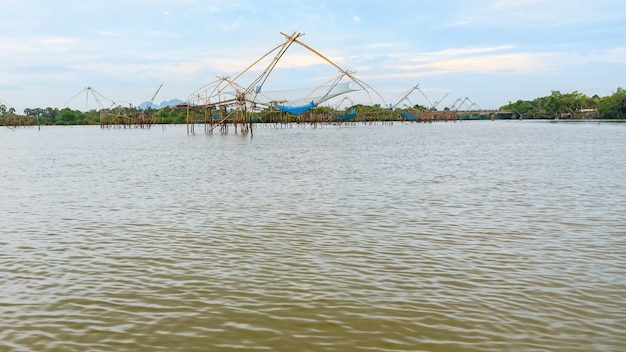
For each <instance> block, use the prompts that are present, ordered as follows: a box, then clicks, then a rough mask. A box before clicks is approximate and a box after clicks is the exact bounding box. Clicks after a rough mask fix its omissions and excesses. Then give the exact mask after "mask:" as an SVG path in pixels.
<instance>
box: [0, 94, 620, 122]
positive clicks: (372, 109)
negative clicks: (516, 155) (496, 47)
mask: <svg viewBox="0 0 626 352" xmlns="http://www.w3.org/2000/svg"><path fill="white" fill-rule="evenodd" d="M359 106H360V109H359V111H360V112H363V111H366V112H367V113H368V114H370V115H376V114H382V115H384V111H388V109H387V108H385V107H382V106H380V105H378V104H376V105H373V106H367V107H365V106H363V105H359ZM332 110H333V109H332V108H330V107H325V106H320V107H317V108H316V113H321V114H324V113H330V112H331V111H332ZM398 110H407V109H406V108H404V109H398ZM413 110H415V111H420V110H421V111H423V110H426V108H425V107H423V106H420V105H415V106H414V107H413ZM444 110H449V108H445V109H444ZM500 110H506V111H511V112H512V113H514V114H515V116H517V117H520V118H526V119H533V118H535V119H542V118H591V119H600V118H601V119H626V90H625V89H623V88H621V87H618V88H617V90H616V91H615V92H613V94H611V95H609V96H605V97H599V96H598V95H594V96H591V97H589V96H587V95H585V94H583V93H580V92H578V91H573V92H571V93H561V92H559V91H552V92H551V94H550V95H548V96H545V97H539V98H535V99H534V100H517V101H516V102H510V103H509V104H506V105H503V106H501V107H500ZM139 113H148V114H149V115H150V117H151V122H152V123H162V124H181V123H186V122H187V119H188V114H187V111H186V109H175V108H164V109H158V110H149V111H143V110H141V109H139V108H136V107H131V108H116V109H102V110H89V111H80V110H72V109H70V108H63V109H58V108H51V107H48V108H27V109H24V115H18V114H16V112H15V109H13V108H7V107H6V105H3V104H0V125H3V126H16V125H98V124H101V123H102V121H103V116H116V115H117V116H122V115H123V116H131V115H136V114H139ZM496 118H497V117H496ZM508 118H510V115H509V116H508Z"/></svg>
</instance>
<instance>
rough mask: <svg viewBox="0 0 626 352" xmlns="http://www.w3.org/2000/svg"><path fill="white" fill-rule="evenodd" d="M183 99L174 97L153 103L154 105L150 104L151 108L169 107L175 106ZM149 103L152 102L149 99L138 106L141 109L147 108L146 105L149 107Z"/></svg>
mask: <svg viewBox="0 0 626 352" xmlns="http://www.w3.org/2000/svg"><path fill="white" fill-rule="evenodd" d="M182 102H183V101H182V100H180V99H172V100H164V101H162V102H161V103H160V104H157V103H152V105H150V109H162V108H164V107H168V106H174V105H177V104H180V103H182ZM148 104H150V102H148V101H144V102H143V103H141V104H139V105H137V107H138V108H139V109H142V110H143V109H145V108H146V107H148Z"/></svg>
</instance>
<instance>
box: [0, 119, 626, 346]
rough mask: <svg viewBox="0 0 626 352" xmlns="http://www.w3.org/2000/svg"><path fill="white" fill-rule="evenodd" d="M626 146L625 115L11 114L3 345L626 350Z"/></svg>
mask: <svg viewBox="0 0 626 352" xmlns="http://www.w3.org/2000/svg"><path fill="white" fill-rule="evenodd" d="M196 130H197V131H198V130H201V128H197V129H196ZM624 160H626V125H624V124H598V123H583V124H557V123H547V122H542V123H535V122H498V121H496V122H489V121H486V122H463V123H435V124H408V125H405V124H394V125H374V126H350V127H341V128H339V127H337V126H326V127H323V128H310V127H306V128H302V127H296V126H292V127H290V128H281V129H275V128H265V127H262V126H259V127H257V129H256V130H255V134H254V138H252V139H251V138H249V136H248V137H245V136H240V135H237V134H234V133H232V132H231V133H230V134H228V135H220V134H214V135H211V136H206V135H204V134H197V135H195V136H188V135H187V134H186V132H185V128H184V127H181V126H178V127H172V126H170V127H168V128H167V129H166V130H162V129H161V128H160V127H154V128H152V129H149V130H143V129H108V130H101V129H99V128H98V127H74V128H70V127H44V128H42V130H41V131H38V130H37V129H18V130H16V131H11V130H8V129H1V130H0V195H1V203H0V218H1V225H0V269H1V271H2V275H1V276H0V351H236V350H239V351H244V350H245V351H248V350H267V351H624V350H626V337H625V336H626V184H625V183H624V182H625V181H626V163H625V162H624Z"/></svg>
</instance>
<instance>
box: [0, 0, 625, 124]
mask: <svg viewBox="0 0 626 352" xmlns="http://www.w3.org/2000/svg"><path fill="white" fill-rule="evenodd" d="M0 14H1V15H0V16H1V17H0V33H1V34H0V100H1V101H2V102H4V103H5V104H7V105H9V106H11V107H14V108H15V109H16V110H17V111H18V112H22V111H23V110H24V108H35V107H41V108H45V107H57V108H63V107H70V108H73V109H80V110H86V109H92V108H97V107H98V106H97V104H96V102H94V101H93V98H88V97H87V94H86V93H84V94H82V93H81V94H79V95H78V96H77V94H78V93H80V92H81V91H83V90H84V88H85V87H88V86H90V87H93V88H94V90H96V91H97V92H98V93H100V94H101V95H102V96H104V97H106V98H107V99H106V100H105V101H101V103H102V104H103V105H105V106H106V107H108V106H109V105H110V104H109V101H113V102H115V103H116V104H120V105H128V104H133V105H138V104H140V103H141V102H143V101H146V100H150V98H151V97H152V95H153V94H154V93H155V91H156V90H157V88H158V87H159V86H160V85H161V84H163V87H162V88H161V90H160V91H159V93H158V95H157V97H156V99H155V102H156V103H158V102H160V101H163V100H169V99H173V98H179V99H183V100H185V99H187V98H188V97H189V96H190V95H191V94H192V93H193V92H194V91H196V90H197V89H198V88H200V87H202V86H203V85H206V84H208V83H210V82H213V81H215V80H216V77H222V76H231V77H232V76H233V75H235V74H236V73H237V72H239V71H241V70H243V69H244V68H246V67H247V66H248V65H250V64H251V63H252V62H253V61H254V60H256V59H258V58H259V57H261V56H262V55H264V54H266V53H267V52H268V51H270V50H271V49H273V48H274V47H276V46H277V45H279V44H280V43H282V42H283V41H284V37H283V36H282V35H281V34H280V32H284V33H289V34H291V33H294V32H300V33H305V35H304V36H303V37H301V38H300V39H301V41H303V42H304V43H306V44H307V45H309V46H310V47H312V48H314V49H315V50H317V51H319V52H320V53H322V54H323V55H325V56H326V57H328V58H329V59H331V60H332V61H333V62H335V63H336V64H337V65H339V66H340V67H341V68H343V69H345V70H348V71H350V72H353V73H354V76H355V77H357V78H358V79H360V80H361V81H363V82H365V83H367V84H368V85H369V86H370V87H372V88H373V89H374V90H375V91H376V92H378V93H379V95H380V98H382V100H384V102H383V103H385V104H395V103H397V101H398V100H399V99H400V98H401V97H402V95H403V93H405V92H406V91H407V90H408V89H410V88H411V87H413V86H415V85H417V84H419V87H420V89H421V90H422V92H423V93H424V95H425V96H424V95H422V94H420V93H418V92H417V91H416V92H414V93H412V94H411V95H410V96H409V97H408V100H406V101H405V103H410V104H422V105H428V101H427V100H426V98H428V100H430V101H431V102H435V101H440V100H441V103H440V105H439V107H440V108H441V107H444V106H451V105H453V103H454V102H455V100H456V99H459V98H465V97H468V98H470V100H471V101H472V102H474V103H475V104H476V106H477V107H479V108H482V109H492V108H498V107H499V106H501V105H504V104H507V103H508V102H509V101H514V100H517V99H527V100H532V99H534V98H536V97H540V96H546V95H549V94H550V93H551V91H552V90H559V91H561V92H563V93H565V92H571V91H574V90H576V91H579V92H582V93H584V94H587V95H589V96H592V95H594V94H598V95H600V96H605V95H610V94H612V93H613V92H614V91H615V90H616V89H617V87H626V2H624V1H623V0H595V1H588V0H586V1H579V0H511V1H501V0H473V1H460V0H459V1H453V0H443V1H420V0H407V1H393V0H387V1H371V0H355V1H340V0H336V1H310V0H306V1H298V0H288V1H279V0H274V1H272V0H265V1H258V0H230V1H207V0H204V1H200V0H198V1H195V0H176V1H165V0H155V1H148V0H123V1H117V0H106V1H95V0H94V1H87V0H84V1H67V0H55V1H43V0H42V1H35V0H5V1H3V4H2V6H1V12H0ZM258 69H262V67H259V68H257V67H256V66H255V67H254V68H252V69H251V70H250V71H249V72H250V74H260V71H258ZM337 74H338V71H337V70H336V69H335V68H334V67H332V66H331V65H329V64H327V63H325V62H324V61H323V60H321V59H320V58H319V57H317V56H316V55H314V54H313V53H311V52H310V51H308V50H306V49H304V48H303V47H301V46H297V45H296V46H292V47H290V49H289V50H288V51H287V53H286V54H285V55H284V56H283V58H282V59H281V61H280V63H279V65H278V66H277V69H276V70H275V72H274V73H272V75H270V78H269V79H268V82H267V87H266V88H267V89H274V90H278V89H291V88H306V87H315V86H317V85H319V84H320V83H322V81H326V80H328V79H330V78H332V77H334V76H336V75H337ZM240 84H241V85H244V86H245V85H246V82H240ZM350 94H353V95H352V96H349V98H350V99H351V100H353V101H356V102H359V103H370V102H373V103H380V101H379V100H378V99H379V98H378V96H377V97H375V98H372V97H371V95H370V94H364V92H355V93H350ZM446 94H447V96H446ZM444 97H445V99H444ZM72 98H73V99H72ZM368 99H369V100H368ZM329 104H331V103H330V102H329ZM331 105H332V104H331Z"/></svg>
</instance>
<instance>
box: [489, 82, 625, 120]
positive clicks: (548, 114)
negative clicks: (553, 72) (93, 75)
mask: <svg viewBox="0 0 626 352" xmlns="http://www.w3.org/2000/svg"><path fill="white" fill-rule="evenodd" d="M500 110H510V111H513V112H515V113H517V114H519V115H521V116H523V117H525V118H554V117H568V118H579V117H602V118H605V119H623V118H626V91H625V90H624V89H622V88H617V91H616V92H615V93H613V95H611V96H607V97H599V96H598V95H594V96H592V97H588V96H586V95H585V94H582V93H580V92H578V91H573V92H571V93H565V94H563V93H561V92H560V91H558V90H553V91H552V92H551V93H550V95H548V96H545V97H539V98H536V99H534V100H532V101H529V100H518V101H516V102H514V103H509V104H507V105H504V106H501V107H500ZM594 112H597V113H594Z"/></svg>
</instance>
